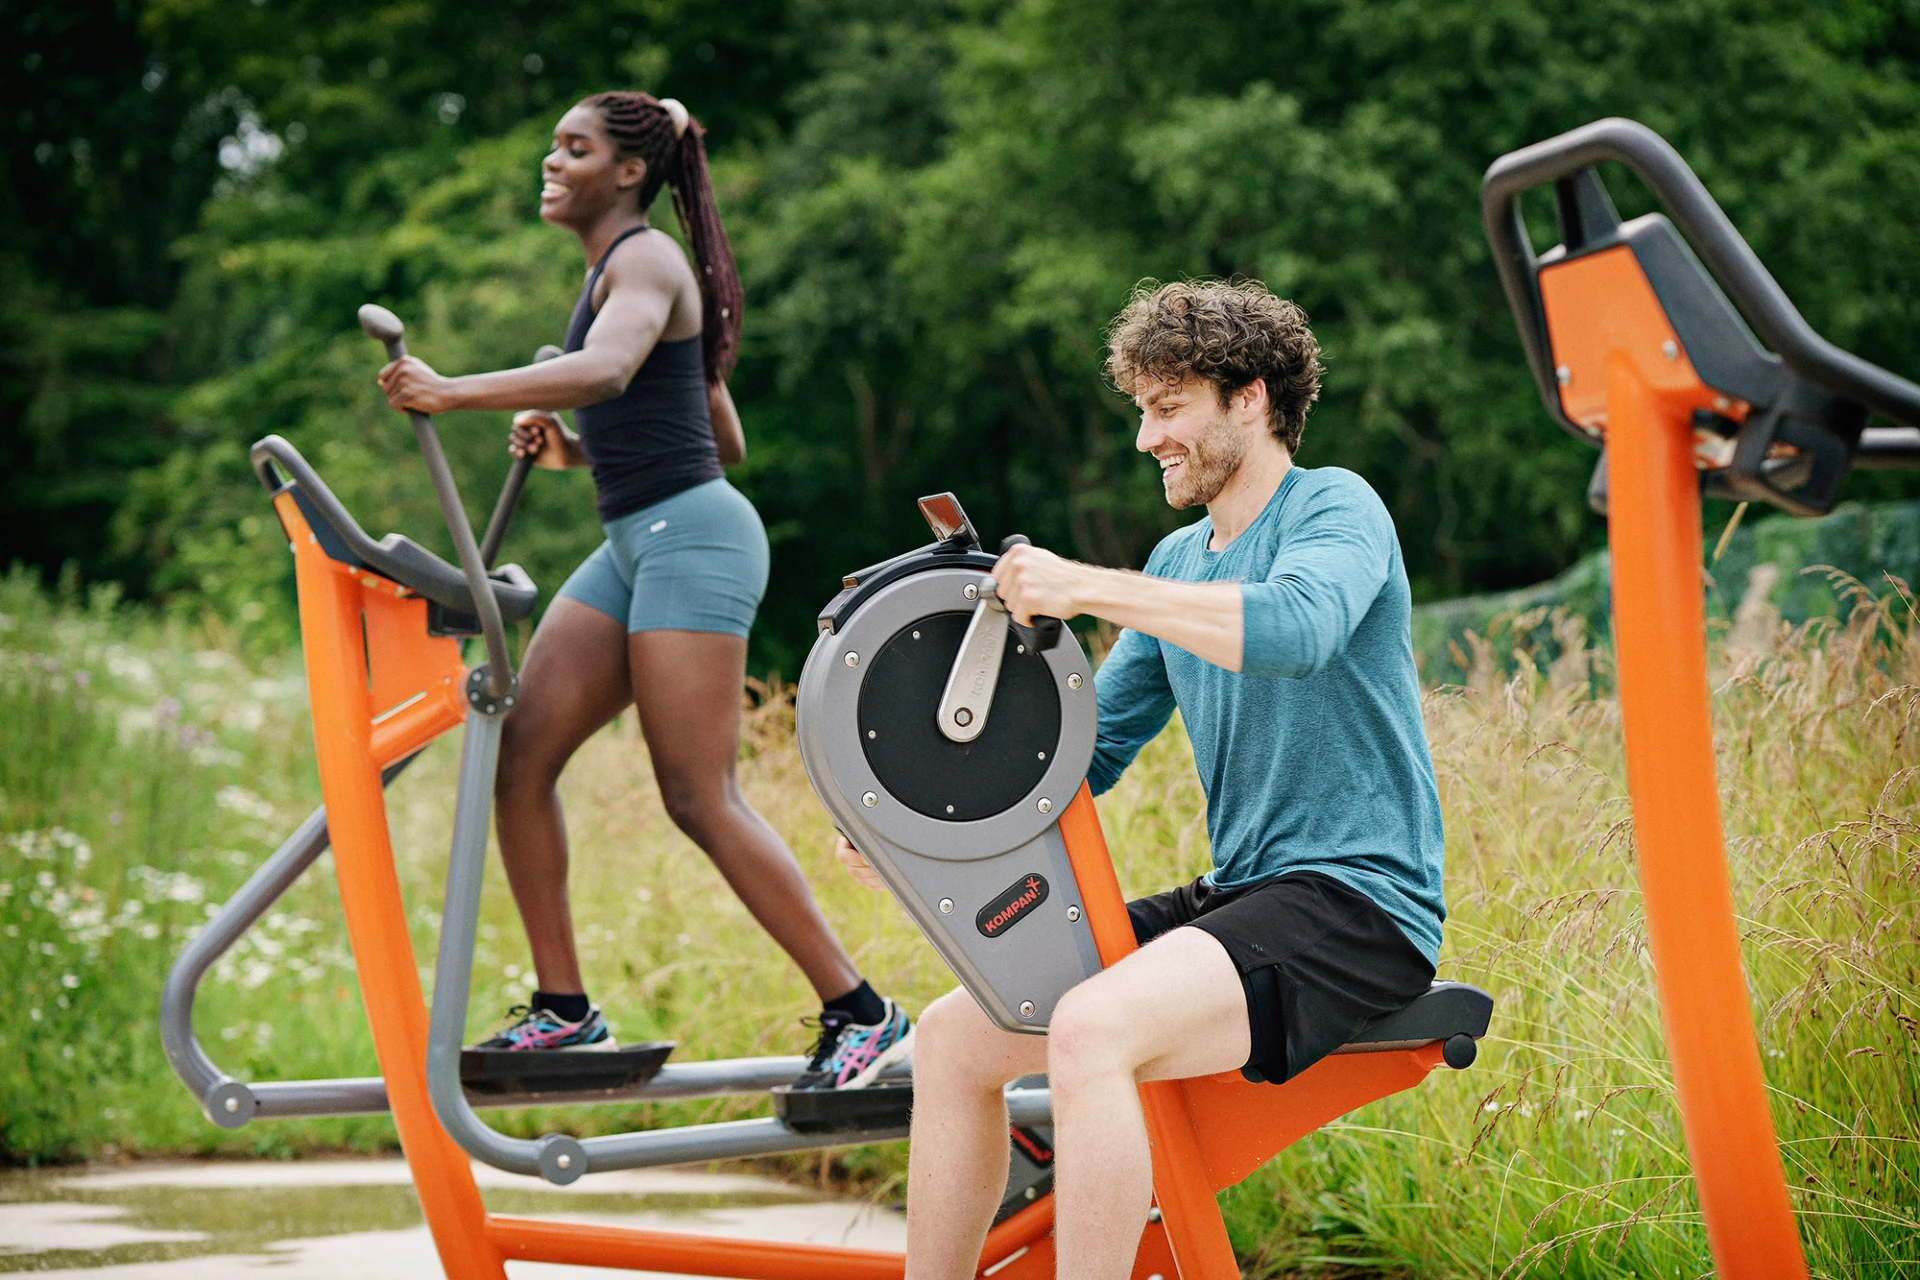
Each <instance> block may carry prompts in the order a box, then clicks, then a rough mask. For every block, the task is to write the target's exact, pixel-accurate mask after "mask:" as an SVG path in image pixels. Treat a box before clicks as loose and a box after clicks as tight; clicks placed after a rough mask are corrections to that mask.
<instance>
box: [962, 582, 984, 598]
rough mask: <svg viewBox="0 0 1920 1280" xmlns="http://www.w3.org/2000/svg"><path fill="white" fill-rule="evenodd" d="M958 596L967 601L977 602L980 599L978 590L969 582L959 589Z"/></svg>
mask: <svg viewBox="0 0 1920 1280" xmlns="http://www.w3.org/2000/svg"><path fill="white" fill-rule="evenodd" d="M960 594H961V595H963V596H965V597H966V598H967V599H969V600H978V599H979V598H980V588H978V587H976V586H974V585H973V584H972V583H971V582H969V583H968V584H967V585H966V586H964V587H962V588H960Z"/></svg>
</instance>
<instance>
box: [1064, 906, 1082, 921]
mask: <svg viewBox="0 0 1920 1280" xmlns="http://www.w3.org/2000/svg"><path fill="white" fill-rule="evenodd" d="M1079 918H1080V908H1078V907H1068V908H1067V919H1069V920H1078V919H1079Z"/></svg>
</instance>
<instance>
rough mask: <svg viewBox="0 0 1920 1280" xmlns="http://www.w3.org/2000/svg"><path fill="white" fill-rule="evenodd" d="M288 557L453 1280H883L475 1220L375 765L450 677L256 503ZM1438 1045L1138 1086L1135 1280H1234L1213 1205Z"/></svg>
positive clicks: (1093, 837)
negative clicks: (633, 1277) (644, 1274)
mask: <svg viewBox="0 0 1920 1280" xmlns="http://www.w3.org/2000/svg"><path fill="white" fill-rule="evenodd" d="M273 503H274V507H275V510H276V511H277V513H278V514H279V517H280V520H281V523H282V525H283V526H284V527H285V529H286V530H287V534H288V539H289V541H290V542H291V544H292V547H293V553H294V563H295V573H296V578H297V581H298V584H299V595H300V625H301V631H302V635H303V638H304V644H305V655H306V668H307V682H308V689H309V695H310V698H311V701H312V707H313V733H314V742H315V747H316V754H317V756H318V762H319V771H320V788H321V792H322V794H323V796H324V799H325V802H326V812H327V821H328V824H329V827H330V829H331V835H332V842H333V849H334V865H335V868H336V872H337V875H338V878H339V885H340V899H341V905H342V908H343V910H344V913H345V916H346V921H347V932H348V936H349V939H350V941H351V943H352V946H353V954H354V958H355V961H356V966H355V968H356V972H357V975H358V980H359V984H360V994H361V998H362V999H363V1000H364V1002H365V1005H366V1010H367V1020H368V1023H369V1025H370V1028H371V1031H372V1035H373V1044H374V1050H375V1053H376V1054H377V1055H378V1058H379V1062H380V1071H381V1075H382V1076H383V1077H384V1078H385V1082H386V1091H387V1098H388V1101H389V1105H390V1107H391V1110H392V1114H393V1119H394V1125H395V1127H396V1129H397V1130H398V1131H399V1137H400V1145H401V1148H402V1150H403V1151H404V1153H405V1155H406V1159H407V1162H408V1164H409V1166H410V1167H411V1170H412V1173H413V1180H414V1186H415V1188H416V1190H417V1191H418V1194H419V1197H420V1207H421V1210H422V1212H423V1213H424V1215H425V1217H426V1220H427V1226H428V1229H429V1230H430V1231H431V1232H432V1234H433V1240H434V1243H435V1245H436V1247H437V1248H438V1249H439V1252H440V1257H441V1261H442V1263H443V1265H444V1266H445V1268H446V1271H447V1274H448V1276H450V1277H452V1278H453V1280H482V1278H487V1277H490V1278H494V1280H498V1278H500V1277H503V1276H504V1275H505V1271H504V1264H505V1263H506V1262H507V1261H508V1260H523V1259H524V1260H540V1261H547V1262H565V1263H574V1264H582V1265H588V1266H602V1267H625V1268H634V1269H644V1270H652V1271H668V1272H677V1273H683V1274H691V1275H721V1276H733V1277H743V1278H745V1280H846V1278H849V1277H855V1278H861V1280H894V1278H896V1277H899V1276H901V1275H902V1274H903V1273H904V1270H905V1258H904V1257H903V1255H901V1254H898V1253H892V1252H886V1251H878V1250H871V1249H852V1248H844V1247H837V1246H830V1245H803V1244H781V1243H769V1242H760V1241H743V1240H737V1239H728V1238H725V1237H717V1236H704V1235H692V1234H684V1233H679V1232H668V1231H652V1230H641V1229H634V1228H619V1227H605V1226H588V1225H573V1224H562V1223H554V1222H548V1221H536V1220H533V1219H528V1218H515V1217H504V1216H501V1215H496V1214H489V1213H488V1212H487V1211H486V1208H485V1207H484V1206H483V1205H482V1203H481V1200H480V1193H479V1190H478V1187H477V1186H476V1184H475V1182H474V1177H473V1170H472V1167H471V1165H470V1163H469V1161H468V1157H467V1155H466V1153H465V1152H464V1151H462V1150H461V1149H460V1148H459V1147H458V1146H457V1145H456V1144H455V1143H454V1141H453V1139H452V1138H451V1137H449V1136H448V1134H447V1133H446V1131H445V1130H444V1129H443V1128H442V1127H441V1125H440V1123H439V1120H438V1119H437V1118H436V1116H435V1114H434V1111H433V1107H432V1105H431V1103H430V1101H429V1099H428V1093H427V1077H426V1061H427V1021H428V1019H427V1009H426V1004H425V1000H424V998H423V995H422V992H421V986H420V980H419V977H418V970H417V968H416V967H415V961H414V954H413V945H412V940H411V937H410V935H409V933H408V929H407V914H406V909H405V905H404V904H403V902H402V901H401V897H400V882H399V878H398V876H397V874H396V873H395V869H394V861H393V848H392V844H391V842H390V838H389V835H388V831H387V815H386V801H385V795H384V792H383V789H382V786H381V776H380V775H381V770H382V769H383V768H384V767H386V766H388V765H390V764H393V763H394V762H396V761H398V760H400V759H403V758H404V757H406V756H407V755H409V754H411V753H412V752H414V751H417V750H419V749H420V748H421V747H422V746H424V745H425V744H427V743H428V742H431V741H432V740H433V739H434V738H436V737H438V736H439V735H441V734H443V733H445V732H447V731H448V730H450V729H452V728H454V727H455V726H457V725H459V724H461V723H462V722H463V721H464V719H465V717H466V715H467V711H468V707H467V703H466V698H465V694H464V685H465V677H466V674H467V673H466V669H465V667H464V666H463V663H462V659H461V655H460V650H459V646H458V644H457V642H455V641H454V640H451V639H447V638H436V637H432V636H429V635H428V634H427V626H426V623H427V618H426V613H427V608H426V602H425V601H424V600H422V599H421V598H419V597H418V596H416V595H414V594H413V593H411V592H409V591H408V590H407V589H406V588H404V587H402V586H400V585H398V584H397V583H395V582H393V581H391V580H389V579H387V578H383V577H380V576H378V575H376V574H373V573H371V572H368V571H367V570H365V569H359V568H355V567H353V566H350V565H347V564H344V563H342V562H341V561H338V560H335V559H333V558H332V557H330V556H329V555H328V554H327V553H326V551H325V550H324V549H323V548H322V546H321V544H320V541H319V539H318V538H317V537H315V535H314V533H313V531H312V529H311V527H310V526H309V525H308V523H307V521H306V519H305V518H304V516H303V515H302V514H301V511H300V508H299V506H298V504H297V503H296V502H295V501H294V499H293V496H292V494H291V493H290V492H286V491H282V492H281V493H279V494H278V495H276V496H275V497H274V499H273ZM1060 826H1061V831H1062V834H1063V836H1064V838H1065V841H1066V846H1067V850H1068V853H1069V856H1070V857H1071V860H1072V863H1073V867H1074V871H1075V874H1076V875H1077V876H1078V878H1079V881H1080V887H1081V892H1082V894H1083V895H1084V896H1083V898H1082V901H1083V903H1084V904H1085V907H1086V912H1087V919H1088V921H1089V923H1090V924H1091V926H1092V929H1093V932H1094V937H1095V941H1096V944H1097V946H1098V948H1099V952H1100V958H1101V960H1102V962H1103V963H1106V964H1111V963H1113V962H1114V961H1115V960H1117V959H1119V958H1120V957H1121V956H1122V955H1125V954H1126V953H1127V952H1129V951H1131V950H1133V948H1134V940H1133V931H1132V927H1131V926H1130V924H1129V923H1128V919H1127V911H1126V904H1125V901H1124V900H1123V898H1122V897H1121V893H1120V886H1119V883H1118V881H1117V880H1116V879H1115V876H1114V872H1113V863H1112V861H1111V859H1110V858H1109V856H1108V853H1107V846H1106V840H1105V838H1104V836H1103V835H1102V834H1101V830H1100V823H1099V818H1098V817H1097V816H1096V814H1095V812H1094V807H1093V800H1092V797H1091V795H1090V794H1089V793H1088V792H1087V790H1086V788H1085V787H1084V786H1083V787H1082V788H1081V791H1080V794H1079V795H1078V796H1077V797H1076V798H1075V800H1074V802H1073V803H1072V805H1070V806H1069V807H1068V809H1067V810H1066V811H1065V813H1064V814H1063V815H1062V818H1061V823H1060ZM1442 1060H1443V1059H1442V1050H1441V1046H1440V1045H1438V1044H1432V1045H1428V1046H1425V1047H1423V1048H1419V1049H1389V1050H1383V1051H1380V1052H1372V1053H1363V1054H1347V1055H1339V1056H1335V1057H1330V1058H1326V1059H1324V1060H1322V1061H1321V1062H1320V1063H1319V1064H1317V1065H1315V1066H1314V1067H1312V1068H1310V1069H1309V1070H1307V1071H1305V1072H1303V1073H1302V1074H1300V1075H1299V1076H1297V1077H1295V1078H1294V1079H1292V1080H1290V1081H1288V1082H1287V1083H1285V1084H1283V1085H1271V1084H1259V1085H1256V1084H1250V1083H1248V1082H1246V1081H1245V1080H1243V1079H1241V1078H1240V1077H1239V1076H1238V1075H1237V1074H1228V1075H1221V1076H1212V1077H1206V1078H1202V1079H1195V1080H1186V1081H1181V1082H1177V1083H1174V1082H1167V1083H1157V1084H1148V1085H1144V1086H1142V1088H1141V1096H1142V1101H1143V1103H1144V1105H1145V1109H1146V1115H1147V1123H1148V1130H1149V1135H1150V1138H1151V1141H1152V1148H1153V1160H1154V1194H1155V1198H1156V1200H1157V1201H1158V1206H1159V1212H1157V1213H1156V1214H1154V1215H1153V1220H1151V1221H1149V1222H1148V1223H1147V1224H1146V1228H1145V1231H1144V1233H1143V1235H1142V1238H1141V1244H1140V1250H1139V1253H1138V1255H1137V1258H1136V1262H1135V1267H1134V1275H1135V1276H1136V1277H1137V1278H1138V1280H1147V1278H1148V1277H1151V1276H1156V1275H1158V1276H1168V1277H1171V1276H1174V1275H1178V1276H1180V1277H1181V1278H1182V1280H1234V1278H1235V1277H1237V1276H1238V1275H1239V1269H1238V1267H1237V1265H1236V1264H1235V1262H1234V1259H1233V1253H1232V1250H1231V1249H1230V1248H1229V1246H1228V1243H1227V1233H1226V1228H1225V1226H1224V1224H1223V1223H1222V1221H1221V1217H1220V1211H1219V1207H1218V1204H1217V1203H1216V1201H1215V1199H1214V1193H1215V1192H1216V1191H1218V1190H1221V1189H1223V1188H1225V1187H1229V1186H1232V1185H1233V1184H1234V1183H1236V1182H1238V1181H1240V1180H1241V1179H1242V1178H1244V1177H1246V1176H1247V1174H1249V1173H1251V1172H1252V1171H1253V1170H1254V1169H1256V1168H1258V1167H1259V1166H1260V1165H1261V1164H1262V1163H1264V1162H1265V1161H1266V1160H1267V1159H1269V1158H1270V1157H1271V1156H1273V1155H1274V1154H1275V1153H1276V1152H1278V1151H1279V1150H1281V1149H1282V1148H1284V1147H1285V1146H1287V1145H1288V1144H1289V1143H1292V1142H1294V1141H1295V1140H1297V1139H1298V1138H1300V1137H1302V1136H1303V1135H1305V1134H1307V1133H1311V1132H1312V1131H1313V1130H1315V1129H1317V1128H1319V1127H1320V1126H1321V1125H1323V1124H1326V1123H1327V1122H1328V1121H1330V1120H1333V1119H1336V1118H1338V1117H1339V1116H1341V1115H1344V1114H1346V1113H1347V1112H1349V1111H1352V1110H1354V1109H1355V1108H1357V1107H1360V1106H1362V1105H1364V1104H1366V1103H1368V1102H1371V1101H1373V1100H1374V1099H1376V1098H1380V1097H1384V1096H1386V1095H1387V1094H1391V1093H1395V1092H1398V1091H1400V1090H1402V1089H1408V1088H1411V1087H1413V1086H1414V1085H1416V1084H1418V1083H1419V1082H1420V1081H1421V1080H1423V1079H1424V1078H1425V1077H1426V1075H1427V1073H1428V1072H1429V1071H1432V1070H1433V1069H1434V1068H1435V1067H1437V1066H1439V1065H1441V1062H1442ZM1052 1225H1053V1203H1052V1198H1051V1197H1050V1196H1049V1197H1045V1198H1043V1199H1041V1200H1039V1201H1037V1202H1036V1203H1034V1204H1032V1205H1030V1206H1028V1207H1027V1208H1025V1209H1023V1210H1021V1211H1020V1212H1019V1213H1017V1214H1015V1215H1014V1216H1013V1217H1011V1218H1009V1219H1007V1220H1006V1221H1005V1222H1003V1223H1001V1224H1000V1225H999V1226H997V1227H995V1228H994V1229H993V1230H992V1231H991V1232H990V1233H989V1234H988V1237H987V1243H986V1248H985V1250H984V1252H983V1253H982V1255H981V1264H980V1273H981V1274H982V1275H986V1274H988V1273H992V1274H993V1275H996V1276H1000V1277H1004V1280H1045V1278H1046V1277H1050V1276H1051V1275H1052V1274H1053V1242H1052V1235H1051V1231H1052Z"/></svg>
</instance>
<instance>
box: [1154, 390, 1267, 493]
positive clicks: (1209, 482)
mask: <svg viewBox="0 0 1920 1280" xmlns="http://www.w3.org/2000/svg"><path fill="white" fill-rule="evenodd" d="M1246 456H1247V438H1246V436H1245V434H1243V433H1242V432H1239V431H1236V430H1234V429H1233V426H1232V424H1231V423H1229V422H1228V421H1227V418H1226V415H1225V414H1222V415H1220V417H1218V418H1216V419H1214V421H1213V422H1212V424H1211V425H1209V426H1208V427H1207V429H1206V431H1205V432H1203V433H1202V434H1201V435H1200V436H1199V437H1198V438H1197V439H1195V440H1194V442H1193V443H1192V444H1190V445H1188V446H1187V452H1186V456H1185V459H1184V461H1183V463H1182V464H1181V466H1180V467H1179V468H1178V469H1177V470H1175V471H1174V472H1172V473H1171V474H1168V475H1165V476H1163V477H1162V483H1163V484H1164V485H1165V487H1166V491H1167V505H1168V506H1170V507H1172V508H1173V509H1174V510H1175V511H1184V510H1186V509H1187V508H1188V507H1197V506H1201V505H1202V504H1204V503H1208V502H1212V501H1213V500H1214V499H1215V498H1217V497H1219V496H1220V491H1221V490H1222V489H1224V488H1226V487H1227V481H1229V480H1231V479H1232V478H1233V473H1234V472H1236V471H1238V470H1239V469H1240V463H1241V462H1242V461H1244V460H1245V458H1246Z"/></svg>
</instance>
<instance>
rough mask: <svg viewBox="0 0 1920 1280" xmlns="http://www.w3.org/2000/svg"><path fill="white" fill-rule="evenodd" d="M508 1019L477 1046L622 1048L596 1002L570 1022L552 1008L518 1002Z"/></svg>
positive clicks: (509, 1047) (614, 1050)
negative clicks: (504, 1027)
mask: <svg viewBox="0 0 1920 1280" xmlns="http://www.w3.org/2000/svg"><path fill="white" fill-rule="evenodd" d="M507 1017H508V1019H510V1020H511V1019H516V1018H517V1019H518V1021H509V1023H508V1025H507V1027H506V1029H505V1030H503V1031H501V1033H500V1034H499V1035H497V1036H494V1037H493V1038H492V1039H491V1040H482V1041H481V1042H480V1043H479V1044H477V1045H474V1046H473V1047H474V1048H476V1049H586V1050H593V1051H597V1052H602V1053H614V1052H617V1051H618V1050H619V1048H620V1046H619V1045H618V1044H616V1043H615V1042H614V1039H613V1033H612V1032H611V1031H609V1030H607V1020H606V1019H605V1018H603V1017H601V1016H600V1006H599V1005H594V1006H593V1007H592V1008H590V1009H588V1010H587V1016H586V1017H584V1018H582V1019H580V1021H578V1022H568V1021H567V1020H566V1019H564V1018H562V1017H561V1016H560V1015H559V1014H557V1013H555V1012H554V1011H553V1010H551V1009H530V1008H528V1007H527V1006H526V1005H524V1004H517V1005H515V1006H513V1008H511V1009H509V1010H507Z"/></svg>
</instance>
